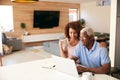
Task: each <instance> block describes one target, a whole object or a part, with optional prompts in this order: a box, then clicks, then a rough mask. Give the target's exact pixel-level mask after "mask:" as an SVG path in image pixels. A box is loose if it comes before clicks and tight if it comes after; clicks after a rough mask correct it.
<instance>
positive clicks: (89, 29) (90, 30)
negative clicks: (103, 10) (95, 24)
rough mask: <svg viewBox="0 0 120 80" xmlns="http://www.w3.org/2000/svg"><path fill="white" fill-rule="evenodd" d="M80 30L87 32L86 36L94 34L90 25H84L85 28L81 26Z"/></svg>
mask: <svg viewBox="0 0 120 80" xmlns="http://www.w3.org/2000/svg"><path fill="white" fill-rule="evenodd" d="M80 32H81V33H83V32H87V35H88V36H91V35H94V31H93V29H92V28H90V27H85V28H83V29H82V30H81V31H80Z"/></svg>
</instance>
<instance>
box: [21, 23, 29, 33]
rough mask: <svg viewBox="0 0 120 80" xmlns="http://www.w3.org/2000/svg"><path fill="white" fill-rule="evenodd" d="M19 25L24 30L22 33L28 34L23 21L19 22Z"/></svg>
mask: <svg viewBox="0 0 120 80" xmlns="http://www.w3.org/2000/svg"><path fill="white" fill-rule="evenodd" d="M20 26H21V28H22V29H23V30H24V35H28V32H27V31H26V24H25V23H24V22H21V24H20Z"/></svg>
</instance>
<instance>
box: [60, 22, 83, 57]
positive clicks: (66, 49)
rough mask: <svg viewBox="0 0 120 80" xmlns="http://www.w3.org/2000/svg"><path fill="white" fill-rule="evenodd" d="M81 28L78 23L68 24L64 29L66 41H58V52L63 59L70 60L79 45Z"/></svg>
mask: <svg viewBox="0 0 120 80" xmlns="http://www.w3.org/2000/svg"><path fill="white" fill-rule="evenodd" d="M81 29H82V26H81V24H80V22H78V21H74V22H70V23H68V24H67V25H66V27H65V36H66V39H62V40H60V42H59V43H60V52H61V56H62V57H64V58H70V57H71V55H72V54H73V51H74V49H75V47H76V46H77V44H78V43H79V41H80V39H79V35H80V30H81Z"/></svg>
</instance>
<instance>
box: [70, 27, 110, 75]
mask: <svg viewBox="0 0 120 80" xmlns="http://www.w3.org/2000/svg"><path fill="white" fill-rule="evenodd" d="M80 40H81V42H82V43H81V42H80V43H79V45H78V46H77V47H76V49H75V51H74V54H73V56H72V57H71V59H73V60H75V61H76V60H77V59H79V60H80V63H81V65H77V70H78V72H79V73H81V72H93V73H100V74H101V73H102V74H108V73H109V72H110V68H111V66H110V58H109V55H108V51H107V48H105V47H100V46H99V43H98V42H96V41H95V39H94V32H93V30H92V29H91V28H89V27H85V28H83V29H82V30H81V31H80Z"/></svg>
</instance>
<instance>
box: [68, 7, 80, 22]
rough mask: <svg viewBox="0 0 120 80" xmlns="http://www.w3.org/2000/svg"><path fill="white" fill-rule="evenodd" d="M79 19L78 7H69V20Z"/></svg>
mask: <svg viewBox="0 0 120 80" xmlns="http://www.w3.org/2000/svg"><path fill="white" fill-rule="evenodd" d="M76 20H78V9H69V22H70V21H76Z"/></svg>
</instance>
